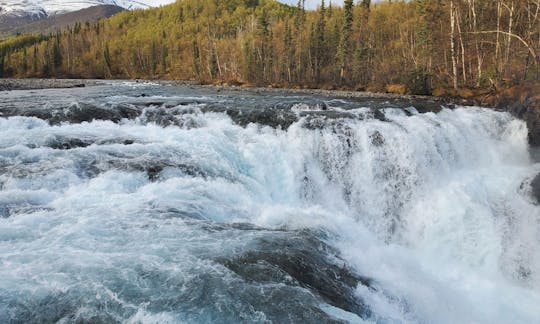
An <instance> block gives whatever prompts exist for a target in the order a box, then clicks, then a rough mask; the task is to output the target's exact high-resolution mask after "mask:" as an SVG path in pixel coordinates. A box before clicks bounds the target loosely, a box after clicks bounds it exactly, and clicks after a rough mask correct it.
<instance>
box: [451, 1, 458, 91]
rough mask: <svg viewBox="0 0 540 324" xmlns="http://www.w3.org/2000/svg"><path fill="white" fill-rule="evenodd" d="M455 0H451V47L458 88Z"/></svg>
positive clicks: (453, 74)
mask: <svg viewBox="0 0 540 324" xmlns="http://www.w3.org/2000/svg"><path fill="white" fill-rule="evenodd" d="M455 10H456V9H455V3H454V0H450V49H451V52H452V54H451V55H452V78H453V85H454V89H457V88H458V71H457V53H456V17H455V16H456V12H455Z"/></svg>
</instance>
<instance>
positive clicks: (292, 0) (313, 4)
mask: <svg viewBox="0 0 540 324" xmlns="http://www.w3.org/2000/svg"><path fill="white" fill-rule="evenodd" d="M279 1H281V2H283V3H287V4H292V5H296V4H297V3H298V0H279ZM325 2H326V4H327V5H328V4H329V3H330V2H332V4H339V5H342V4H343V0H325ZM320 4H321V0H306V8H308V9H315V8H317V6H318V5H320Z"/></svg>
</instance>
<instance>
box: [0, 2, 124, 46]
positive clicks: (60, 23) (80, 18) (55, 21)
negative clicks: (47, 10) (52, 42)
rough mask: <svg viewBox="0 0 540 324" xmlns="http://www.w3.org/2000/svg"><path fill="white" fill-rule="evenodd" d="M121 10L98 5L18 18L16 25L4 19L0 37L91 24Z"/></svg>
mask: <svg viewBox="0 0 540 324" xmlns="http://www.w3.org/2000/svg"><path fill="white" fill-rule="evenodd" d="M123 10H124V8H122V7H118V6H113V5H100V6H94V7H90V8H85V9H81V10H77V11H74V12H68V13H64V14H59V15H53V16H49V17H46V18H43V19H38V20H25V21H21V20H19V22H18V24H16V25H13V22H11V21H8V20H7V19H6V22H5V23H0V38H1V37H8V36H14V35H17V34H33V33H44V34H47V33H52V32H55V31H57V30H62V29H66V28H67V27H69V26H74V25H75V24H76V23H87V22H88V23H91V24H93V23H96V22H97V21H98V20H99V19H103V18H109V17H111V16H113V15H115V14H117V13H119V12H121V11H123ZM19 19H20V18H19Z"/></svg>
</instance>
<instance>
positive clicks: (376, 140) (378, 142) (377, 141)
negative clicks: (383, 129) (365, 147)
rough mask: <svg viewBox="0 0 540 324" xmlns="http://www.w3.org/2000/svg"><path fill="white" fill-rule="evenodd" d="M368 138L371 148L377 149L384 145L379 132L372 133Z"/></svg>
mask: <svg viewBox="0 0 540 324" xmlns="http://www.w3.org/2000/svg"><path fill="white" fill-rule="evenodd" d="M369 138H370V139H371V144H373V146H377V147H379V146H383V145H384V137H383V136H382V134H381V133H380V132H379V131H375V132H373V134H371V135H370V136H369Z"/></svg>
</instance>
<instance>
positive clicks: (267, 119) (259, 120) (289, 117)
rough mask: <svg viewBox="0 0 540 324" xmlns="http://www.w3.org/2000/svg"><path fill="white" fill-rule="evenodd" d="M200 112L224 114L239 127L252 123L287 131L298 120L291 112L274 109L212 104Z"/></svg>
mask: <svg viewBox="0 0 540 324" xmlns="http://www.w3.org/2000/svg"><path fill="white" fill-rule="evenodd" d="M202 111H203V112H221V113H226V114H227V115H228V116H229V117H230V118H231V119H232V120H233V121H234V122H235V123H236V124H238V125H240V126H247V125H249V124H251V123H254V124H259V125H264V126H270V127H272V128H281V129H288V128H289V127H290V126H291V125H292V124H293V123H295V122H296V121H297V120H298V118H297V117H296V115H295V114H294V113H293V112H292V111H291V110H288V109H283V108H276V107H266V108H264V107H254V108H242V107H234V108H233V107H226V106H223V105H216V104H212V105H208V106H207V107H205V108H203V109H202Z"/></svg>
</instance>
